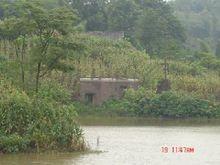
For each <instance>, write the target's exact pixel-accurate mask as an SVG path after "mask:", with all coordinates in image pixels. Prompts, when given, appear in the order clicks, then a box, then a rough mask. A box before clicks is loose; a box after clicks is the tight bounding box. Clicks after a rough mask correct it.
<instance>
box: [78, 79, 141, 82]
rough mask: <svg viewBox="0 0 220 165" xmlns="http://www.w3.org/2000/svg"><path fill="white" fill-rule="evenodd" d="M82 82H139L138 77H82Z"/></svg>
mask: <svg viewBox="0 0 220 165" xmlns="http://www.w3.org/2000/svg"><path fill="white" fill-rule="evenodd" d="M80 81H81V82H138V79H116V78H80Z"/></svg>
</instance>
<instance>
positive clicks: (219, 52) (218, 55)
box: [215, 41, 220, 58]
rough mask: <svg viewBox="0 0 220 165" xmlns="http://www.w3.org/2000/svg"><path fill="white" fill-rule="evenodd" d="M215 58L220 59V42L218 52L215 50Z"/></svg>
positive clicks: (219, 42) (217, 47)
mask: <svg viewBox="0 0 220 165" xmlns="http://www.w3.org/2000/svg"><path fill="white" fill-rule="evenodd" d="M215 56H216V57H218V58H220V41H218V43H217V46H216V50H215Z"/></svg>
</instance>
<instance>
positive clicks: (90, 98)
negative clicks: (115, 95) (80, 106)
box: [85, 93, 95, 104]
mask: <svg viewBox="0 0 220 165" xmlns="http://www.w3.org/2000/svg"><path fill="white" fill-rule="evenodd" d="M94 96H95V94H94V93H86V94H85V101H86V103H88V104H92V103H93V100H94Z"/></svg>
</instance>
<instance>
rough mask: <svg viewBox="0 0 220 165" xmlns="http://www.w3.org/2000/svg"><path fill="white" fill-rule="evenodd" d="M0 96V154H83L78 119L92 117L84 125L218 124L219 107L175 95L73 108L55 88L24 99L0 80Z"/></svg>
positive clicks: (132, 94) (143, 94)
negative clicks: (204, 121)
mask: <svg viewBox="0 0 220 165" xmlns="http://www.w3.org/2000/svg"><path fill="white" fill-rule="evenodd" d="M0 91H3V92H2V93H0V153H16V152H42V151H47V150H56V151H71V152H72V151H86V150H88V146H87V145H86V142H85V139H84V133H83V129H82V128H81V127H80V124H82V125H83V123H84V122H82V121H80V120H79V118H80V117H82V116H92V118H90V119H89V120H85V121H87V122H88V121H90V123H93V124H94V123H95V122H96V117H97V116H99V117H100V119H103V120H104V121H107V120H106V117H111V119H113V120H110V121H113V122H112V123H115V124H117V120H121V121H120V122H122V121H124V119H120V118H118V117H136V118H137V119H135V120H133V119H132V120H131V121H132V122H133V123H135V122H137V121H138V122H137V123H140V121H142V122H146V123H152V124H155V123H159V124H160V125H163V124H161V123H163V122H164V121H166V120H164V119H189V118H195V119H202V118H205V119H207V120H211V119H213V120H214V119H216V120H218V119H219V118H220V107H219V104H217V103H215V102H214V101H213V102H212V101H208V100H204V99H199V98H197V97H195V96H192V95H187V94H182V93H176V92H174V91H168V92H163V93H161V94H155V93H153V92H149V91H147V90H145V89H142V88H140V89H139V90H137V91H135V90H132V89H128V90H127V91H126V92H125V95H124V97H123V98H122V99H121V100H109V101H107V102H105V103H103V104H102V105H100V106H92V105H87V104H82V103H79V102H73V101H72V100H71V94H70V93H69V92H67V91H66V90H65V89H64V88H63V87H61V86H59V85H56V84H45V85H42V86H41V88H40V89H39V91H38V93H34V94H31V93H28V94H27V93H25V92H23V91H21V90H19V89H17V88H15V87H14V86H13V85H12V84H11V83H9V81H6V80H5V79H1V78H0ZM146 117H147V118H146ZM149 118H152V119H153V118H154V120H149ZM161 119H162V120H161ZM114 120H115V121H114ZM129 120H130V119H129ZM129 120H128V121H129ZM125 121H126V120H125ZM161 121H163V122H161ZM129 122H130V121H129ZM178 122H179V121H178V120H177V123H178ZM187 122H188V121H186V123H187ZM172 123H173V122H172ZM217 123H218V122H217Z"/></svg>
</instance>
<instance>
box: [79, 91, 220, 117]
mask: <svg viewBox="0 0 220 165" xmlns="http://www.w3.org/2000/svg"><path fill="white" fill-rule="evenodd" d="M88 109H90V112H93V113H90V114H95V112H96V113H98V114H101V115H103V114H104V115H106V114H108V115H119V116H140V117H148V116H153V117H168V118H188V117H207V118H209V117H219V116H220V106H219V105H217V104H215V103H213V102H210V101H207V100H204V99H199V98H197V97H196V96H192V95H188V94H184V93H176V92H172V91H169V92H163V93H162V94H155V92H153V91H145V90H144V89H143V88H141V89H139V90H137V91H134V90H132V89H129V90H127V92H126V94H125V96H124V98H123V99H122V100H119V101H117V100H110V101H107V102H105V103H104V104H103V105H102V106H100V107H93V108H91V107H88V106H86V107H84V108H82V107H81V111H80V112H79V113H80V114H88Z"/></svg>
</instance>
